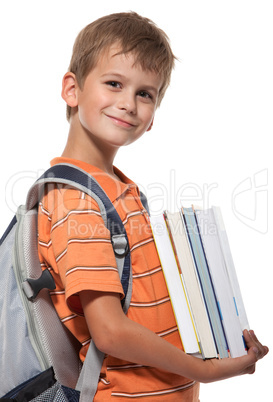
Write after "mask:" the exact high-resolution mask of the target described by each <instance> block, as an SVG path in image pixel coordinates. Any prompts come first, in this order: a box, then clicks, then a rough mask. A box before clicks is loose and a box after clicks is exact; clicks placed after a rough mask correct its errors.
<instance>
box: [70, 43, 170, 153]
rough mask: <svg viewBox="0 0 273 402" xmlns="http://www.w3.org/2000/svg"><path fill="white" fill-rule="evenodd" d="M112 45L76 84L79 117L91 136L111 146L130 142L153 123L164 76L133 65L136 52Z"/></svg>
mask: <svg viewBox="0 0 273 402" xmlns="http://www.w3.org/2000/svg"><path fill="white" fill-rule="evenodd" d="M119 51H120V49H119V48H118V47H117V46H112V47H111V48H110V50H109V51H108V52H105V53H104V54H103V55H102V56H101V57H99V60H98V62H97V64H96V66H95V67H94V69H93V70H92V71H91V72H90V73H89V74H88V76H87V77H86V80H85V83H84V86H83V89H82V90H81V89H80V88H79V87H77V88H76V96H77V107H78V118H79V121H80V123H81V126H82V127H83V128H84V129H85V131H87V132H88V135H89V137H90V138H91V139H93V140H95V141H96V142H98V141H99V142H101V143H102V144H105V145H106V143H107V144H108V145H110V146H112V147H120V146H122V145H128V144H130V143H132V142H134V141H135V140H136V139H138V138H139V137H140V136H141V135H142V134H143V133H145V132H146V131H147V130H149V129H150V128H151V126H152V122H153V118H154V114H155V110H156V106H157V99H158V93H159V90H160V88H161V85H162V80H161V78H160V77H159V76H158V75H157V74H156V73H155V72H152V71H144V70H142V68H141V67H140V66H138V65H137V66H133V64H134V62H135V57H134V55H133V54H130V53H129V54H126V55H125V54H117V53H118V52H119Z"/></svg>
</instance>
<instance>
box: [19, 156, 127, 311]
mask: <svg viewBox="0 0 273 402" xmlns="http://www.w3.org/2000/svg"><path fill="white" fill-rule="evenodd" d="M48 183H59V184H66V185H69V186H72V187H74V188H77V189H79V190H81V191H83V192H85V193H86V194H88V195H90V196H91V197H92V198H94V199H95V200H96V202H97V203H98V205H99V208H100V212H101V215H102V218H103V220H104V223H105V225H106V227H107V228H108V229H109V231H110V233H111V240H112V244H113V249H114V253H115V257H116V262H117V267H118V270H119V274H120V278H121V283H122V287H123V291H124V295H125V297H124V298H123V300H122V305H123V309H124V311H125V312H126V311H127V310H128V308H129V304H130V300H131V292H132V277H131V276H132V273H131V256H130V250H129V242H128V238H127V234H126V230H125V228H124V225H123V223H122V221H121V218H120V216H119V215H118V213H117V211H116V209H115V207H114V206H113V204H112V202H111V201H110V199H109V197H108V196H107V194H106V193H105V191H104V190H103V189H102V187H101V186H100V184H99V183H98V182H97V181H96V179H95V178H94V177H93V176H91V175H90V174H88V173H86V172H85V171H84V170H82V169H80V168H78V167H76V166H74V165H71V164H66V163H62V164H57V165H54V166H52V167H51V168H49V169H48V170H47V171H46V172H45V173H44V174H43V175H42V176H41V177H40V178H39V179H38V180H37V181H36V182H35V183H34V185H33V186H32V187H31V189H30V190H29V192H28V196H27V201H26V209H27V210H30V209H32V208H33V207H34V206H35V205H36V204H37V203H38V202H39V200H40V199H41V198H42V195H43V192H44V188H45V185H46V184H48Z"/></svg>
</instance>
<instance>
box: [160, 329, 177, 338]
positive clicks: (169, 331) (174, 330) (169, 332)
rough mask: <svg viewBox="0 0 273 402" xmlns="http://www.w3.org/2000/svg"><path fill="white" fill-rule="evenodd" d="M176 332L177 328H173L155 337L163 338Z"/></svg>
mask: <svg viewBox="0 0 273 402" xmlns="http://www.w3.org/2000/svg"><path fill="white" fill-rule="evenodd" d="M176 331H178V328H177V327H174V328H171V329H168V330H167V331H164V332H159V333H158V334H157V335H158V336H159V337H160V336H165V335H169V334H172V333H173V332H176Z"/></svg>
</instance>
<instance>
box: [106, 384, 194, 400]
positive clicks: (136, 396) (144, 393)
mask: <svg viewBox="0 0 273 402" xmlns="http://www.w3.org/2000/svg"><path fill="white" fill-rule="evenodd" d="M194 384H195V381H192V382H191V383H189V384H186V385H181V386H180V387H175V388H171V389H166V390H163V391H156V392H139V393H135V394H128V393H127V392H112V394H111V395H112V396H125V397H127V398H140V397H143V396H155V395H166V394H172V393H174V392H177V391H182V390H183V389H187V388H190V387H192V386H193V385H194Z"/></svg>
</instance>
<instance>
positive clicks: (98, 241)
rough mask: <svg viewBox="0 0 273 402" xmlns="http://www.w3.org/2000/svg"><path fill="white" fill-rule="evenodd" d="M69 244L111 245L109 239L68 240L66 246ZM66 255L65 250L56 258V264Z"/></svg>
mask: <svg viewBox="0 0 273 402" xmlns="http://www.w3.org/2000/svg"><path fill="white" fill-rule="evenodd" d="M71 243H111V240H110V239H70V240H68V242H67V244H71ZM66 253H67V248H66V249H65V250H64V251H63V252H62V253H61V254H60V255H58V257H57V258H56V262H58V261H60V259H61V258H62V257H63V256H64V255H65V254H66Z"/></svg>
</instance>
